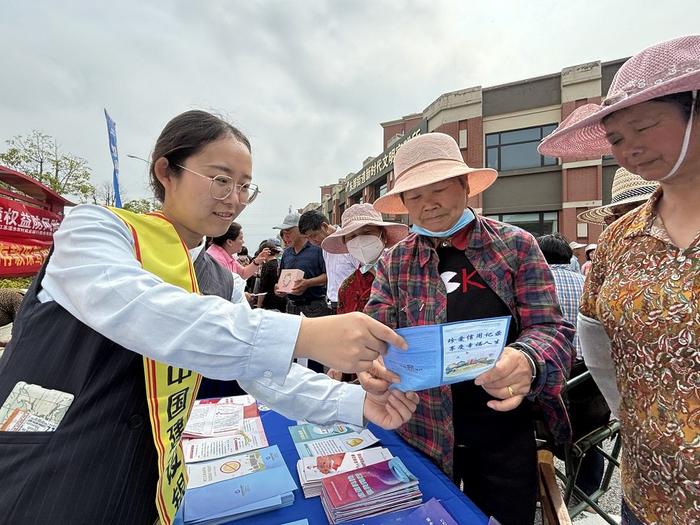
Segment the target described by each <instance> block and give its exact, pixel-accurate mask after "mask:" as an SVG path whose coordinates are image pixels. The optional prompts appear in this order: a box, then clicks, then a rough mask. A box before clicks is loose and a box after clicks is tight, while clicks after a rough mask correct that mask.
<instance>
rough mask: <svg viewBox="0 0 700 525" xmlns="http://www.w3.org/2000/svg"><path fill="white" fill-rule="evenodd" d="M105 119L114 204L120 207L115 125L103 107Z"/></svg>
mask: <svg viewBox="0 0 700 525" xmlns="http://www.w3.org/2000/svg"><path fill="white" fill-rule="evenodd" d="M105 119H107V133H108V134H109V153H110V155H112V164H114V173H113V175H112V186H114V205H115V206H116V207H117V208H121V207H122V197H121V195H120V194H119V153H118V152H117V125H116V124H115V123H114V121H113V120H112V117H110V116H109V113H107V110H106V109H105Z"/></svg>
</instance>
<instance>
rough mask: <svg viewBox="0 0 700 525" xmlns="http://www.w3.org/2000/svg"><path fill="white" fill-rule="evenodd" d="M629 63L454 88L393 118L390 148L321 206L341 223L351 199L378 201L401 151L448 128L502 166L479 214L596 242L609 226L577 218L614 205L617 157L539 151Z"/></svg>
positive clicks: (474, 157)
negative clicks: (418, 109) (544, 140)
mask: <svg viewBox="0 0 700 525" xmlns="http://www.w3.org/2000/svg"><path fill="white" fill-rule="evenodd" d="M625 60H626V59H619V60H613V61H610V62H602V63H601V62H591V63H588V64H581V65H577V66H572V67H567V68H564V69H563V70H562V71H561V72H560V73H556V74H552V75H545V76H542V77H537V78H529V79H526V80H520V81H517V82H512V83H509V84H503V85H499V86H494V87H487V88H482V87H480V86H477V87H471V88H467V89H463V90H459V91H454V92H451V93H445V94H443V95H441V96H439V97H438V98H437V99H436V100H435V101H434V102H433V103H432V104H430V105H429V106H428V107H427V108H425V110H423V112H421V113H414V114H410V115H407V116H405V117H402V118H400V119H396V120H392V121H388V122H383V123H382V124H381V126H382V128H383V144H382V145H383V152H382V153H381V154H380V155H378V156H376V157H370V158H368V159H366V160H365V161H364V163H363V165H362V167H361V168H360V169H359V170H358V171H357V172H356V173H350V174H348V175H347V176H346V177H344V178H342V179H339V180H338V182H337V183H335V184H330V185H328V186H323V187H322V188H321V209H322V211H323V212H324V213H326V214H327V215H328V216H329V217H330V219H331V220H332V221H333V222H334V223H335V224H339V223H340V216H341V214H342V212H343V210H344V209H345V208H346V207H347V206H350V205H352V204H355V203H358V202H374V200H375V199H376V198H377V197H379V196H381V195H383V194H384V193H385V192H386V191H387V190H388V189H390V188H391V187H392V184H393V171H392V169H393V158H394V155H395V153H396V149H397V148H398V147H399V146H400V145H401V144H402V143H403V142H404V141H406V140H408V139H409V138H411V137H413V136H416V135H418V134H421V133H429V132H433V131H439V132H442V133H447V134H448V135H451V136H452V137H454V139H455V140H456V141H457V142H458V144H459V147H460V149H461V150H462V155H463V157H464V160H465V161H466V162H467V164H468V165H469V166H472V167H479V166H488V167H491V168H494V169H496V170H498V172H499V176H498V179H497V181H496V183H495V184H494V185H493V186H491V187H490V188H489V189H488V190H486V191H485V192H483V193H482V194H480V195H477V196H476V197H474V198H472V199H470V200H469V204H470V206H472V207H473V208H475V209H476V211H477V212H479V213H481V214H483V215H486V216H489V217H494V218H496V219H499V220H502V221H505V222H509V223H511V224H515V225H517V226H520V227H522V228H524V229H526V230H528V231H530V232H532V233H533V234H535V235H539V234H543V233H550V232H553V231H559V232H561V233H563V234H564V235H565V236H566V237H568V238H569V239H571V240H578V241H579V242H594V241H595V240H596V239H597V238H598V236H599V235H600V232H601V229H600V227H597V226H589V225H587V224H585V223H578V222H577V220H576V215H577V214H578V213H580V212H582V211H585V210H587V209H590V208H593V207H596V206H600V205H602V204H608V203H609V202H610V197H611V195H610V193H611V186H612V178H613V175H614V173H615V170H616V169H617V167H618V166H617V165H616V163H615V161H614V159H612V158H602V159H601V158H588V159H577V158H570V159H569V158H564V159H556V158H549V157H544V156H541V155H539V153H537V145H538V143H539V142H540V140H541V139H542V137H544V136H546V135H547V134H549V133H551V132H552V131H553V130H554V129H555V128H556V126H557V124H558V123H559V122H561V120H563V119H564V118H566V117H567V116H568V115H569V114H570V113H571V112H572V111H573V110H574V109H575V108H576V107H578V106H580V105H582V104H587V103H599V102H600V101H601V99H602V97H603V95H604V94H605V93H607V91H608V87H609V86H610V83H611V81H612V78H613V76H614V74H615V73H616V72H617V70H618V69H619V67H620V66H621V65H622V64H623V63H624V61H625ZM399 218H400V216H397V217H395V219H399ZM404 220H405V218H404Z"/></svg>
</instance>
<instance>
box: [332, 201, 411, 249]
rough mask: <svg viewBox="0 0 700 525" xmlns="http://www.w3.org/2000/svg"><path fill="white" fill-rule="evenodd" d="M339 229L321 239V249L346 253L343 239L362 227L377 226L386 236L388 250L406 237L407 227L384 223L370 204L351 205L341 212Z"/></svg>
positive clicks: (379, 214) (380, 215)
mask: <svg viewBox="0 0 700 525" xmlns="http://www.w3.org/2000/svg"><path fill="white" fill-rule="evenodd" d="M340 221H341V222H340V224H341V227H340V228H338V229H337V230H335V232H333V233H331V234H330V235H329V236H328V237H326V238H325V239H323V242H322V243H321V248H323V249H324V250H325V251H327V252H328V253H348V248H347V246H345V242H344V241H343V237H344V236H346V235H348V234H349V233H352V232H354V231H357V230H359V229H360V228H362V227H363V226H379V227H380V228H382V229H383V230H384V232H385V234H386V247H387V248H390V247H392V246H393V245H394V244H396V243H398V242H399V241H401V240H402V239H404V238H405V237H406V236H407V235H408V226H406V225H405V224H398V223H395V222H384V221H383V220H382V214H381V213H379V212H378V211H377V210H376V209H374V206H372V205H371V204H353V205H352V206H350V207H349V208H348V209H347V210H345V211H344V212H343V216H342V217H341V218H340Z"/></svg>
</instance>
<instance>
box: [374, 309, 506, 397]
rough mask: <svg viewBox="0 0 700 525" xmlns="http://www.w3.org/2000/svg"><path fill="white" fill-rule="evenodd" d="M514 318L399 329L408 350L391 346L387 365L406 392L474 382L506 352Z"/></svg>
mask: <svg viewBox="0 0 700 525" xmlns="http://www.w3.org/2000/svg"><path fill="white" fill-rule="evenodd" d="M510 319H511V318H510V316H507V317H491V318H488V319H474V320H472V321H458V322H455V323H445V324H434V325H425V326H411V327H408V328H399V329H398V330H396V332H397V333H398V334H400V335H401V337H403V338H404V339H405V340H406V342H407V343H408V350H406V351H404V350H399V349H398V348H396V347H394V346H392V345H389V349H388V351H387V354H386V355H385V356H384V366H386V367H387V368H388V369H389V370H391V371H392V372H394V373H396V374H398V376H399V377H400V378H401V382H400V383H396V384H394V385H392V388H398V389H399V390H402V391H409V390H414V391H415V390H425V389H426V388H434V387H437V386H440V385H448V384H451V383H458V382H460V381H467V380H469V379H474V378H475V377H476V376H478V375H480V374H482V373H483V372H486V371H487V370H488V369H490V368H492V367H493V365H494V364H495V363H496V361H497V360H498V358H499V357H500V355H501V352H503V348H504V346H505V341H506V337H508V327H509V326H510Z"/></svg>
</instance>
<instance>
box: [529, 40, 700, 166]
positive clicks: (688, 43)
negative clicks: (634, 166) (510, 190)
mask: <svg viewBox="0 0 700 525" xmlns="http://www.w3.org/2000/svg"><path fill="white" fill-rule="evenodd" d="M696 89H700V35H691V36H684V37H680V38H676V39H674V40H669V41H668V42H661V43H660V44H656V45H653V46H651V47H648V48H647V49H645V50H644V51H641V52H640V53H638V54H636V55H635V56H633V57H632V58H630V59H629V60H628V61H627V62H625V63H624V64H623V65H622V67H621V68H620V69H619V70H618V72H617V73H616V74H615V77H614V78H613V80H612V84H610V89H609V90H608V95H607V96H606V97H605V100H603V103H602V104H600V105H598V104H586V105H585V106H581V107H579V108H577V109H576V110H575V111H574V112H573V113H572V114H571V115H569V116H568V117H567V118H566V119H565V120H563V121H562V123H561V124H559V127H557V129H555V130H554V132H553V133H552V134H551V135H549V136H547V137H545V138H544V139H543V140H542V142H541V143H540V146H539V147H538V148H537V149H538V151H539V152H540V153H541V154H542V155H548V156H550V157H577V158H579V157H597V156H601V155H608V154H610V144H609V143H608V141H607V139H606V138H605V129H604V128H603V125H602V120H603V118H605V117H606V116H607V115H610V114H612V113H614V112H615V111H619V110H621V109H624V108H628V107H630V106H634V105H636V104H641V103H642V102H647V101H649V100H651V99H654V98H658V97H662V96H664V95H671V94H673V93H683V92H685V91H693V90H696Z"/></svg>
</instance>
